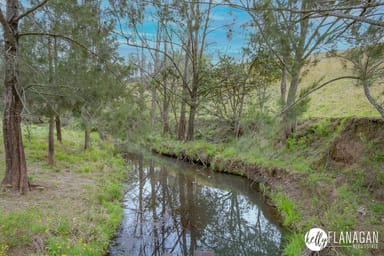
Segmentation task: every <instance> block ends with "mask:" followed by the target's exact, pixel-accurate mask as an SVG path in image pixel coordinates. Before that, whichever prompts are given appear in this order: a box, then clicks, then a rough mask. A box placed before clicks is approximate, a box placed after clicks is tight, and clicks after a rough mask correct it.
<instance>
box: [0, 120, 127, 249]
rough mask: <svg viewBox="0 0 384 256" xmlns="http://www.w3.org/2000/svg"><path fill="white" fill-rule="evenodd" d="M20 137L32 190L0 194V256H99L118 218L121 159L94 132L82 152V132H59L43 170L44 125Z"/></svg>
mask: <svg viewBox="0 0 384 256" xmlns="http://www.w3.org/2000/svg"><path fill="white" fill-rule="evenodd" d="M24 135H25V138H24V145H25V149H26V156H27V165H28V172H29V179H30V183H31V184H33V185H34V188H33V190H32V191H31V192H30V193H28V194H27V195H24V196H21V195H18V194H14V193H9V192H0V255H43V254H45V255H46V254H48V255H104V254H105V253H106V251H107V249H108V244H109V242H110V239H111V237H112V236H113V234H114V233H115V232H116V230H117V227H118V225H119V223H120V221H121V218H122V208H121V203H120V202H121V199H122V196H123V182H124V180H125V177H126V173H127V167H126V164H125V162H124V160H123V159H122V158H121V157H120V156H119V154H118V153H117V152H115V150H114V147H113V145H112V144H111V143H109V142H105V141H101V140H100V139H99V138H98V136H97V134H92V144H91V149H90V150H88V151H86V152H84V151H83V150H82V139H83V133H82V132H80V131H76V130H74V129H72V130H70V129H63V144H60V143H56V165H55V166H49V165H48V164H47V163H46V162H47V135H48V130H47V127H45V126H32V127H30V128H29V129H27V128H24ZM1 137H2V136H1ZM0 150H1V151H0V161H1V162H0V177H2V176H3V175H4V152H3V148H1V149H0Z"/></svg>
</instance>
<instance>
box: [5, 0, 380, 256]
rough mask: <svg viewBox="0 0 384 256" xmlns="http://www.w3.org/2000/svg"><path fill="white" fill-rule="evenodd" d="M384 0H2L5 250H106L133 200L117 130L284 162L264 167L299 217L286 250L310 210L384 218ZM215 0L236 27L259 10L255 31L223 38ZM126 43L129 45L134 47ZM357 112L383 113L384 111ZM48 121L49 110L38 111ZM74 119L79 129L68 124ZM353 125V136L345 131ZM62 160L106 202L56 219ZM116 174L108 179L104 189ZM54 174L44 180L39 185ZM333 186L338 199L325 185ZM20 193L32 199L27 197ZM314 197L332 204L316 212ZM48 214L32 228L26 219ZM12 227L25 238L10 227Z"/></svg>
mask: <svg viewBox="0 0 384 256" xmlns="http://www.w3.org/2000/svg"><path fill="white" fill-rule="evenodd" d="M383 6H384V3H382V2H381V1H378V0H371V1H355V0H352V1H346V0H338V1H320V2H319V1H314V0H308V1H300V0H288V1H278V0H268V1H266V0H246V1H213V0H207V1H141V0H131V1H123V0H121V1H120V0H110V1H100V0H89V1H72V0H71V1H61V0H42V1H17V0H8V1H6V4H3V5H1V6H0V23H1V25H2V30H3V40H2V41H1V45H2V49H3V51H2V54H3V59H2V65H1V68H2V71H3V74H4V87H3V90H2V93H3V95H4V104H3V105H2V112H3V123H2V127H3V144H4V152H3V154H4V157H3V158H4V162H3V165H4V167H3V168H1V170H0V174H1V176H3V177H4V178H3V180H2V183H1V185H2V191H3V192H1V193H2V194H0V197H1V198H5V200H4V203H2V204H1V207H2V208H4V209H5V210H4V211H3V210H2V211H1V212H2V214H1V215H0V220H1V221H0V223H1V225H0V233H1V234H5V236H1V237H0V254H1V253H6V252H15V253H16V254H17V252H18V251H17V250H18V248H21V247H23V246H26V245H30V244H31V243H37V244H38V246H37V247H36V246H35V249H36V250H40V249H41V250H40V251H38V253H50V254H62V253H65V254H67V253H68V254H76V253H84V254H85V253H86V251H87V250H88V249H87V248H88V247H82V246H83V245H82V244H81V243H82V242H81V241H86V245H87V246H90V247H89V251H87V252H88V253H89V254H90V255H91V254H92V255H93V253H96V254H102V253H104V252H105V250H106V244H107V240H108V239H109V238H110V237H111V234H112V232H113V230H114V228H116V224H117V222H118V220H119V219H120V208H119V207H117V206H116V204H115V203H116V202H115V201H116V200H117V199H121V187H120V184H121V182H122V180H121V179H122V171H123V169H124V168H123V163H122V162H121V160H118V159H119V158H118V157H116V156H113V155H111V154H109V153H108V152H113V150H112V149H111V148H109V147H110V144H109V143H110V142H111V141H113V142H119V143H120V144H124V143H126V144H134V143H135V144H141V145H145V146H147V147H150V148H153V149H154V150H156V151H158V152H159V153H164V154H170V155H173V156H177V157H180V156H182V157H185V158H187V159H189V160H193V161H199V162H200V163H203V164H210V165H211V167H213V168H215V169H217V170H221V171H229V172H232V173H237V174H241V175H246V176H248V178H250V179H253V178H252V175H251V174H249V172H248V174H246V173H247V170H248V169H252V170H256V171H257V170H259V173H260V171H261V172H264V171H265V172H266V173H275V172H279V171H281V172H284V174H286V180H285V183H284V182H283V183H282V184H279V183H278V182H277V183H276V182H269V183H270V184H268V182H264V183H263V181H262V180H261V182H262V184H264V185H265V184H268V185H270V188H268V189H267V188H265V189H266V190H271V192H270V193H269V195H270V197H271V198H272V200H273V201H274V203H275V204H276V206H277V207H278V208H279V209H280V210H281V211H282V214H283V215H284V216H285V218H284V221H283V222H284V225H286V226H289V227H291V228H292V230H291V231H292V232H291V233H292V234H293V235H291V236H289V239H288V240H289V241H288V243H287V244H288V245H287V246H286V249H285V253H286V254H288V255H297V254H298V253H299V252H300V251H301V250H302V248H303V244H302V243H303V241H302V240H300V239H301V238H300V234H301V233H302V232H304V231H305V230H306V229H307V228H308V227H310V226H312V225H314V224H316V225H321V226H323V227H325V228H330V226H331V227H332V228H338V229H346V228H356V227H358V228H367V227H373V228H376V227H377V226H378V225H379V224H382V223H381V222H382V219H383V217H384V212H383V208H382V207H381V204H382V202H383V196H382V194H380V193H381V192H380V191H381V190H380V186H382V185H383V184H384V181H383V174H382V165H383V148H382V145H383V136H382V133H380V129H381V126H380V125H382V122H381V121H380V120H381V119H382V118H383V117H384V105H383V90H382V81H383V75H384V73H383V70H384V69H383V60H384V44H383V42H382V38H383V33H384V22H383V18H382V15H381V11H382V8H383ZM219 8H225V10H226V15H227V18H228V22H227V23H225V24H222V25H223V26H222V27H225V31H224V32H223V33H227V36H228V38H231V37H232V36H233V34H234V31H233V28H234V25H235V24H236V20H235V19H234V22H232V21H233V19H232V18H231V12H233V11H241V12H242V14H243V15H245V16H247V21H246V22H244V24H241V25H242V27H241V28H242V29H244V31H248V32H247V40H246V42H245V43H244V45H243V46H242V50H241V51H239V52H238V53H237V54H235V55H226V54H223V53H221V52H220V51H219V52H215V51H214V50H212V49H211V45H212V43H214V42H212V41H210V40H212V38H211V37H210V33H212V31H215V30H216V29H218V28H217V27H215V23H214V20H215V17H214V12H215V10H217V9H219ZM221 10H222V9H221ZM148 22H150V24H152V26H153V27H152V29H153V31H151V32H148V31H146V27H148ZM153 24H155V25H153ZM147 32H148V33H147ZM152 32H153V33H152ZM123 47H125V49H129V54H126V55H124V56H122V51H121V49H122V48H123ZM351 116H359V117H372V116H375V117H377V118H378V120H379V121H377V124H378V125H376V123H375V124H371V122H373V121H372V120H376V119H370V118H365V119H364V118H363V119H361V120H363V121H361V120H360V119H353V118H352V119H351V118H350V117H351ZM330 117H332V118H333V119H327V118H330ZM359 120H360V121H359ZM361 122H362V123H361ZM364 122H366V123H364ZM375 122H376V121H375ZM41 123H44V124H45V123H46V124H47V125H42V126H41V127H40V126H39V127H36V126H35V125H36V124H41ZM364 124H366V126H367V127H368V128H367V129H364V128H362V127H364ZM68 125H69V127H71V126H72V127H74V126H76V129H68V130H67V129H63V128H62V127H67V126H68ZM31 127H32V128H31ZM43 127H44V128H43ZM356 127H357V128H356ZM79 129H81V130H82V132H83V133H84V135H83V136H82V137H83V139H82V140H83V142H82V146H81V149H80V146H79V145H80V144H79V142H78V141H79ZM55 130H56V139H55V138H54V135H55ZM74 130H76V132H75V131H74ZM92 131H93V132H95V133H94V134H96V133H97V134H98V136H99V137H100V139H99V138H95V137H93V136H91V135H92ZM349 131H351V132H349ZM44 135H45V137H46V138H48V139H46V141H43V138H44ZM343 136H344V137H345V138H346V139H345V140H346V141H347V140H352V141H354V142H356V143H355V144H353V145H352V144H351V145H350V144H345V145H346V146H345V145H344V144H342V142H340V141H343V138H344V137H343ZM68 138H71V140H68ZM106 141H109V142H106ZM338 143H339V144H340V143H341V144H340V145H342V146H340V147H341V148H343V150H344V151H345V152H348V154H349V150H348V147H352V146H353V147H355V146H356V145H358V146H356V147H357V149H358V154H353V153H351V154H350V155H348V157H345V154H344V155H343V152H342V153H340V152H339V151H343V150H340V147H338V146H337V145H339V144H338ZM105 147H107V148H105ZM107 151H108V152H107ZM335 152H336V153H335ZM345 152H344V153H345ZM340 154H341V155H342V157H340ZM340 159H342V160H340ZM45 162H47V163H45ZM233 163H237V164H233ZM220 165H223V166H231V168H229V169H230V170H228V169H226V168H223V167H220ZM66 168H69V169H70V171H69V173H70V174H71V175H73V177H72V178H73V179H74V181H73V182H77V181H79V180H82V179H85V180H84V182H85V183H86V184H83V185H85V188H84V189H85V190H84V191H85V192H84V193H86V194H87V193H89V195H88V194H87V195H85V194H84V198H86V199H87V200H88V201H87V203H84V202H83V201H82V199H81V198H77V199H76V200H75V201H76V202H78V203H79V202H81V203H80V204H82V205H81V207H85V208H87V209H90V211H94V212H92V213H89V214H87V213H84V211H81V210H79V209H78V210H79V211H74V212H72V211H68V212H66V211H64V212H63V216H61V217H60V216H59V217H58V216H55V217H54V218H59V219H60V220H56V219H55V220H52V221H50V219H49V216H52V214H53V213H54V212H61V211H62V210H61V209H58V208H56V207H61V206H65V205H66V204H65V202H64V203H63V204H62V205H56V204H55V202H53V201H52V198H51V199H49V198H45V197H44V196H42V198H40V194H38V195H39V196H38V195H37V193H40V192H37V190H39V188H40V189H42V190H43V192H41V195H44V194H49V192H47V190H52V191H55V192H57V191H58V190H60V189H65V188H63V187H60V188H59V189H56V188H53V187H49V186H50V185H49V184H50V181H51V179H52V177H53V176H54V175H56V174H55V171H57V173H58V175H59V174H60V175H59V177H61V178H64V179H65V178H66V175H67V174H66V171H65V170H66ZM263 168H266V169H263ZM268 168H269V169H268ZM271 168H272V169H271ZM274 168H277V169H276V170H275V171H273V170H274ZM270 170H272V171H270ZM283 170H284V171H283ZM340 173H341V174H342V175H344V176H345V179H339V174H340ZM301 175H302V176H301ZM267 176H268V175H267ZM272 176H273V175H272ZM278 176H279V175H278ZM35 177H37V181H35ZM105 177H108V179H110V180H109V182H108V183H107V184H105V185H102V186H105V187H102V188H100V186H101V185H99V184H98V183H99V182H100V180H103V179H104V178H105ZM269 178H271V179H272V180H273V177H269ZM269 178H268V179H269ZM283 180H284V177H283ZM91 181H94V182H95V184H89V183H91ZM258 181H260V180H258ZM45 183H47V184H48V186H47V188H46V187H45V186H43V185H42V186H36V185H34V184H45ZM286 183H294V184H296V185H297V186H296V185H293V187H296V188H297V190H295V191H296V193H297V191H305V192H306V194H307V197H298V196H297V195H296V194H295V192H292V191H290V189H289V188H288V187H286V186H284V184H286ZM264 185H262V186H264ZM31 191H32V193H29V192H31ZM87 191H88V192H87ZM95 191H96V192H95ZM17 192H18V193H20V194H23V195H24V194H26V195H25V196H22V197H20V196H19V195H17V196H16V195H15V193H17ZM28 193H29V194H32V195H28ZM91 194H92V195H91ZM328 194H329V195H330V196H331V199H334V201H329V200H326V199H324V198H322V197H321V196H322V195H328ZM334 195H337V196H334ZM353 195H358V196H353ZM20 198H21V199H20ZM39 198H40V199H39ZM84 198H83V199H84ZM308 198H312V200H313V201H312V202H309V205H310V207H309V212H308V213H307V214H308V216H305V213H303V212H302V211H303V209H305V205H300V202H306V203H307V201H306V200H307V199H308ZM368 199H372V200H374V201H373V202H369V203H368V202H367V201H369V200H368ZM18 200H20V201H22V202H25V204H23V205H22V206H20V207H19V206H17V203H16V202H17V201H18ZM39 200H41V201H40V202H39ZM55 200H56V199H55ZM293 200H298V203H297V204H296V203H293ZM35 202H36V203H41V204H47V205H49V206H47V211H45V210H37V209H34V208H33V205H34V204H35ZM363 202H367V203H366V205H365V204H364V203H363ZM67 203H68V202H67ZM315 205H316V206H318V207H322V208H324V209H325V207H326V206H329V207H330V208H329V209H328V210H325V211H321V213H319V212H315V210H316V209H317V208H316V207H315ZM79 207H80V206H79ZM361 207H363V208H364V209H369V210H368V211H367V212H364V215H366V214H368V215H367V216H368V217H369V219H368V220H367V219H364V220H362V219H361V218H359V217H358V214H356V212H359V211H358V210H359V209H360V208H361ZM71 210H74V209H71ZM99 211H101V212H99ZM3 213H4V214H3ZM75 215H76V216H77V215H78V216H81V217H79V218H80V219H79V220H78V221H79V223H77V222H76V221H73V218H74V217H72V216H75ZM310 215H311V216H310ZM331 215H332V216H334V218H331V217H330V216H331ZM87 216H88V217H89V216H91V217H90V218H89V219H87ZM314 216H316V217H317V218H318V219H320V222H315V221H313V218H312V219H311V217H314ZM44 218H47V221H46V222H42V223H35V224H36V225H32V226H31V227H30V230H29V229H28V228H26V227H25V226H23V225H22V223H23V222H19V220H21V219H23V220H29V219H33V220H36V221H38V220H39V219H40V220H42V219H44ZM52 218H53V217H52ZM71 218H72V220H71ZM103 218H105V219H107V222H106V225H107V226H105V227H104V226H102V227H101V230H99V229H98V228H96V227H93V226H91V227H88V229H86V230H87V232H89V234H88V233H87V234H78V233H77V232H78V231H76V230H77V229H76V228H77V227H75V226H76V225H83V224H84V223H85V222H87V221H94V223H99V222H102V221H103ZM356 219H358V220H356ZM61 220H62V221H64V222H66V223H68V225H67V224H66V225H63V227H64V230H61V229H62V228H63V227H61V226H57V225H58V224H57V223H61ZM19 224H20V226H18V225H19ZM364 225H365V226H364ZM46 230H48V231H46ZM95 232H96V235H95V234H94V233H95ZM14 234H23V235H22V236H23V239H21V240H20V241H16V240H15V241H13V240H12V237H14V236H13V235H14ZM24 238H25V239H24ZM34 239H35V240H34ZM36 239H37V240H36ZM80 239H82V240H81V241H80ZM77 242H79V243H77ZM59 246H60V248H59ZM65 246H68V247H70V248H72V249H73V250H75V249H76V250H79V251H76V252H70V251H66V250H65V249H63V248H64V247H65ZM84 246H85V245H84ZM39 248H40V249H39ZM58 248H59V249H58ZM72 249H71V250H72ZM68 250H69V249H68ZM81 250H83V251H81ZM341 252H344V251H341ZM346 253H347V254H348V253H350V252H349V251H348V252H346ZM356 253H364V251H363V252H361V251H357V252H356Z"/></svg>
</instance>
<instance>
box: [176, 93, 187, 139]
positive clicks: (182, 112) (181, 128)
mask: <svg viewBox="0 0 384 256" xmlns="http://www.w3.org/2000/svg"><path fill="white" fill-rule="evenodd" d="M185 105H186V104H185V101H184V100H182V101H181V108H180V120H179V131H178V138H179V140H184V138H185V126H186V117H185V116H186V106H185Z"/></svg>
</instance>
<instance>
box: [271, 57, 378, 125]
mask: <svg viewBox="0 0 384 256" xmlns="http://www.w3.org/2000/svg"><path fill="white" fill-rule="evenodd" d="M319 60H320V61H319V62H318V63H317V65H315V66H311V67H307V69H308V71H307V72H308V73H307V74H306V75H305V76H304V78H303V81H302V83H301V88H305V87H307V86H310V85H311V84H312V83H313V82H314V81H316V80H318V79H320V78H322V77H324V80H323V81H327V80H330V79H333V78H337V77H339V76H343V75H351V74H353V71H352V70H351V68H350V67H347V68H345V67H343V63H342V61H341V60H340V59H338V58H336V57H328V58H326V57H325V56H324V55H320V56H319ZM372 92H373V94H374V95H375V96H379V95H380V94H382V92H383V89H382V86H381V85H379V84H376V85H375V86H374V87H373V88H372ZM279 93H280V87H279V84H275V85H273V86H272V88H271V97H272V98H273V99H274V100H272V101H271V102H277V100H278V97H279ZM381 97H382V96H381ZM382 100H383V99H382ZM273 109H276V107H273ZM350 116H358V117H364V116H370V117H371V116H379V113H378V112H377V111H376V110H375V109H374V108H373V107H372V105H371V104H370V103H369V102H368V100H367V99H366V97H365V95H364V91H363V88H362V87H361V86H357V85H356V82H355V81H353V80H340V81H336V82H334V83H332V84H329V85H327V86H325V87H324V88H322V89H320V90H318V91H316V92H314V93H313V94H312V96H311V102H310V104H309V109H308V111H307V112H306V113H305V114H304V116H303V117H304V118H308V117H350Z"/></svg>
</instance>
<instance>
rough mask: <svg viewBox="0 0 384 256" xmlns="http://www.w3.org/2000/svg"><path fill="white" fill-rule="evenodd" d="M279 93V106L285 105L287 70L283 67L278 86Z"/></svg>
mask: <svg viewBox="0 0 384 256" xmlns="http://www.w3.org/2000/svg"><path fill="white" fill-rule="evenodd" d="M280 93H281V95H280V96H281V98H280V100H281V105H282V106H284V105H285V97H286V93H287V68H286V67H283V69H282V70H281V84H280Z"/></svg>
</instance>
